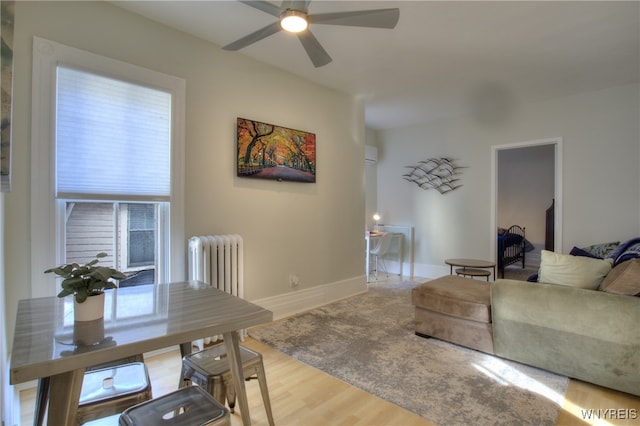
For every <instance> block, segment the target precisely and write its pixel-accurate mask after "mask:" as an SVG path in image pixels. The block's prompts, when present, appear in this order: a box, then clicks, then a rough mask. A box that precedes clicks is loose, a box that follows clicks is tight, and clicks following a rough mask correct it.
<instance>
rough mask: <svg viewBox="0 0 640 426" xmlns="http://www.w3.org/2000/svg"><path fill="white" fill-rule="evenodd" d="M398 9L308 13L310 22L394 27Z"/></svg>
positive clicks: (398, 12) (397, 17)
mask: <svg viewBox="0 0 640 426" xmlns="http://www.w3.org/2000/svg"><path fill="white" fill-rule="evenodd" d="M398 19H400V9H397V8H395V9H373V10H358V11H353V12H336V13H320V14H317V15H309V17H308V20H309V23H310V24H328V25H347V26H351V27H372V28H395V26H396V24H397V23H398Z"/></svg>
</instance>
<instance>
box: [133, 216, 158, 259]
mask: <svg viewBox="0 0 640 426" xmlns="http://www.w3.org/2000/svg"><path fill="white" fill-rule="evenodd" d="M128 211H129V247H128V262H127V265H128V266H131V267H133V266H148V265H153V264H154V263H155V249H156V238H155V236H156V214H155V206H154V205H153V204H129V205H128Z"/></svg>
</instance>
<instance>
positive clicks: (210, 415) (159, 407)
mask: <svg viewBox="0 0 640 426" xmlns="http://www.w3.org/2000/svg"><path fill="white" fill-rule="evenodd" d="M119 424H120V425H121V426H157V425H160V424H162V425H167V426H195V425H202V426H204V425H207V426H208V425H211V426H213V425H216V426H218V425H225V426H226V425H231V418H230V416H229V412H228V411H227V409H226V408H224V406H222V405H221V404H220V403H219V402H217V401H216V400H215V399H213V398H212V397H211V395H209V394H207V393H206V392H205V391H204V390H203V389H202V388H200V387H198V386H189V387H186V388H182V389H178V390H177V391H173V392H171V393H168V394H166V395H163V396H161V397H159V398H155V399H152V400H151V401H147V402H143V403H141V404H138V405H135V406H133V407H130V408H127V409H126V410H124V412H123V413H122V415H121V416H120V420H119Z"/></svg>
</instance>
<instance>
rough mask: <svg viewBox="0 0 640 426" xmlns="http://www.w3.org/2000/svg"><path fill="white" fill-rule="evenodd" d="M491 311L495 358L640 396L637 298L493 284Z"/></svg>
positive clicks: (510, 283) (549, 286) (639, 302)
mask: <svg viewBox="0 0 640 426" xmlns="http://www.w3.org/2000/svg"><path fill="white" fill-rule="evenodd" d="M491 311H492V320H493V339H494V351H495V354H496V355H498V356H501V357H503V358H507V359H512V360H514V361H518V362H522V363H525V364H529V365H533V366H536V367H540V368H543V369H545V370H549V371H552V372H555V373H558V374H562V375H566V376H569V377H573V378H577V379H580V380H585V381H588V382H591V383H595V384H598V385H601V386H606V387H609V388H613V389H617V390H621V391H624V392H628V393H632V394H634V395H640V332H639V331H638V330H639V327H640V297H631V296H621V295H617V294H611V293H604V292H600V291H595V290H585V289H578V288H573V287H565V286H559V285H553V284H543V283H528V282H523V281H513V280H498V281H496V282H494V283H493V284H492V285H491Z"/></svg>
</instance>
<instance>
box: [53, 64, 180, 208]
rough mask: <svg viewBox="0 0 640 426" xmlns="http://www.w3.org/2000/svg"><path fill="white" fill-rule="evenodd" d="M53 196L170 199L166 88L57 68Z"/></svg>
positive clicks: (169, 99)
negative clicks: (160, 88)
mask: <svg viewBox="0 0 640 426" xmlns="http://www.w3.org/2000/svg"><path fill="white" fill-rule="evenodd" d="M56 98H57V99H56V144H55V146H56V157H55V158H56V170H55V177H56V182H55V190H56V197H57V198H80V199H91V198H93V199H104V200H115V199H120V200H122V199H130V198H135V199H139V200H157V201H168V200H169V198H170V195H171V93H168V92H165V91H162V90H156V89H153V88H149V87H146V86H140V85H136V84H132V83H128V82H125V81H121V80H116V79H112V78H107V77H104V76H100V75H96V74H92V73H88V72H84V71H79V70H77V69H72V68H66V67H63V66H58V69H57V96H56Z"/></svg>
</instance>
